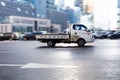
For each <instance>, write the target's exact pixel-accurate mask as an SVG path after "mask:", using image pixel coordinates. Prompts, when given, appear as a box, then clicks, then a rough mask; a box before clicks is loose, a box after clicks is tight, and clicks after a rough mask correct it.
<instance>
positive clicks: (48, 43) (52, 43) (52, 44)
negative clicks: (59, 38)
mask: <svg viewBox="0 0 120 80" xmlns="http://www.w3.org/2000/svg"><path fill="white" fill-rule="evenodd" d="M47 45H48V47H54V46H55V43H54V42H53V41H47Z"/></svg>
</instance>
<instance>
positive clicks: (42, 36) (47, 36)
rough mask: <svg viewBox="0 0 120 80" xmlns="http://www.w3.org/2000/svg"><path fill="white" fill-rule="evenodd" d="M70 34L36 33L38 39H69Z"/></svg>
mask: <svg viewBox="0 0 120 80" xmlns="http://www.w3.org/2000/svg"><path fill="white" fill-rule="evenodd" d="M69 37H70V36H69V34H40V35H36V38H37V39H38V40H43V39H69Z"/></svg>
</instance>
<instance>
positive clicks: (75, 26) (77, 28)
mask: <svg viewBox="0 0 120 80" xmlns="http://www.w3.org/2000/svg"><path fill="white" fill-rule="evenodd" d="M73 29H74V30H82V31H86V30H87V28H86V27H85V26H84V25H73Z"/></svg>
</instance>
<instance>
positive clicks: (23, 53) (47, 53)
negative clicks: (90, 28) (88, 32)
mask: <svg viewBox="0 0 120 80" xmlns="http://www.w3.org/2000/svg"><path fill="white" fill-rule="evenodd" d="M0 80H120V40H107V39H106V40H96V41H95V42H94V43H92V44H87V45H86V46H85V47H83V48H79V47H77V45H76V44H57V45H56V47H55V48H49V47H47V46H46V44H42V43H39V42H37V41H2V42H0Z"/></svg>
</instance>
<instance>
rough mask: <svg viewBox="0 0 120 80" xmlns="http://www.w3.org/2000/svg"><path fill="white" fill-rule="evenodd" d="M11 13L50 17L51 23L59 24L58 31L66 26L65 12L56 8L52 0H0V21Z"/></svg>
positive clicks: (2, 21) (43, 17)
mask: <svg viewBox="0 0 120 80" xmlns="http://www.w3.org/2000/svg"><path fill="white" fill-rule="evenodd" d="M11 15H12V16H21V17H32V18H40V19H41V18H42V19H50V21H51V22H52V23H53V24H55V25H61V27H62V28H60V29H61V30H60V31H63V30H64V29H65V28H66V27H67V14H66V13H65V12H63V11H58V10H57V5H55V1H54V0H0V23H4V20H3V19H5V18H4V17H6V16H11Z"/></svg>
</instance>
